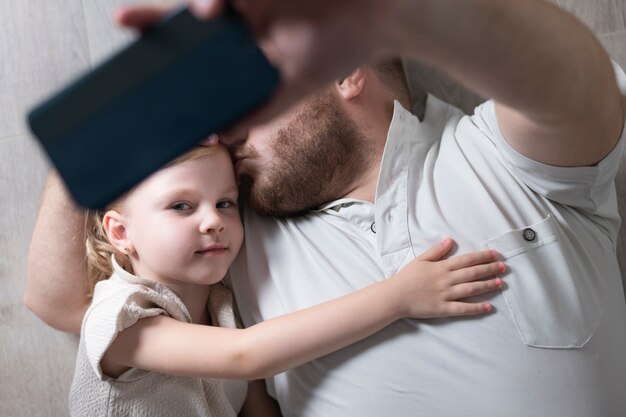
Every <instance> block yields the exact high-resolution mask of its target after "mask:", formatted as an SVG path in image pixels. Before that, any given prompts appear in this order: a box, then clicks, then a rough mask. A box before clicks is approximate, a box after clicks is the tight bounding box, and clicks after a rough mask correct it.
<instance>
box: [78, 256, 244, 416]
mask: <svg viewBox="0 0 626 417" xmlns="http://www.w3.org/2000/svg"><path fill="white" fill-rule="evenodd" d="M114 268H115V272H114V274H113V275H112V276H111V277H110V278H109V279H108V280H105V281H102V282H99V283H98V284H97V285H96V288H95V291H94V296H93V301H92V304H91V307H90V308H89V309H88V310H87V313H86V314H85V318H84V319H83V324H82V330H81V337H80V345H79V348H78V355H77V358H76V369H75V371H74V380H73V382H72V387H71V389H70V396H69V407H70V414H71V415H72V416H76V417H78V416H80V417H89V416H94V417H95V416H97V417H104V416H106V417H116V416H125V417H126V416H128V417H131V416H132V417H148V416H151V417H155V416H168V417H169V416H185V417H191V416H207V417H209V416H210V417H226V416H229V417H231V416H232V417H236V416H237V413H238V412H239V410H240V409H241V406H242V404H243V401H244V399H245V397H246V390H247V382H246V381H234V380H220V379H203V378H185V377H179V376H171V375H165V374H161V373H157V372H150V371H144V370H141V369H134V368H133V369H129V370H128V371H126V372H124V373H123V374H122V375H120V376H119V377H118V378H110V377H108V376H106V375H103V373H102V369H101V367H100V361H101V360H102V357H103V355H104V353H105V352H106V350H107V349H108V347H109V346H110V345H111V343H112V342H113V340H114V339H115V337H116V336H117V334H118V333H119V332H120V331H122V330H124V329H126V328H128V327H130V326H132V325H133V324H135V323H136V322H137V320H139V319H142V318H145V317H152V316H157V315H159V314H165V315H167V316H170V317H172V318H174V319H176V320H180V321H184V322H191V318H190V317H189V313H188V311H187V308H186V307H185V305H184V304H183V303H182V302H181V300H180V299H179V298H178V297H177V296H176V295H175V294H174V293H173V292H172V291H171V290H170V289H169V288H167V287H166V286H165V285H162V284H160V283H158V282H155V281H151V280H147V279H143V278H139V277H137V276H134V275H132V274H130V273H128V272H126V271H125V270H123V269H122V268H121V267H120V266H119V265H117V263H115V262H114ZM208 309H209V313H210V315H211V320H212V322H213V323H215V324H217V325H219V326H221V327H236V321H235V315H234V311H233V302H232V295H231V293H230V291H229V290H228V289H227V288H226V287H224V286H222V285H220V284H216V285H214V286H213V288H212V289H211V295H210V297H209V302H208ZM210 349H211V348H210V346H207V354H210Z"/></svg>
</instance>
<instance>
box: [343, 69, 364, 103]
mask: <svg viewBox="0 0 626 417" xmlns="http://www.w3.org/2000/svg"><path fill="white" fill-rule="evenodd" d="M366 74H367V71H365V67H364V66H360V67H358V68H357V69H355V70H354V71H352V72H351V73H350V74H349V75H348V76H346V77H344V78H342V79H340V80H338V81H337V92H338V93H339V95H340V96H341V97H343V98H344V99H345V100H350V99H353V98H354V97H356V96H358V95H359V94H361V92H362V91H363V88H364V87H365V79H366Z"/></svg>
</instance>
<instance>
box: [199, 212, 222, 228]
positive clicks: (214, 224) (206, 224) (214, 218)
mask: <svg viewBox="0 0 626 417" xmlns="http://www.w3.org/2000/svg"><path fill="white" fill-rule="evenodd" d="M224 229H225V226H224V222H223V221H222V217H221V216H220V215H219V213H217V212H215V211H211V212H210V213H207V214H206V215H205V217H204V221H203V222H202V224H201V225H200V232H201V233H210V232H217V233H221V232H223V231H224Z"/></svg>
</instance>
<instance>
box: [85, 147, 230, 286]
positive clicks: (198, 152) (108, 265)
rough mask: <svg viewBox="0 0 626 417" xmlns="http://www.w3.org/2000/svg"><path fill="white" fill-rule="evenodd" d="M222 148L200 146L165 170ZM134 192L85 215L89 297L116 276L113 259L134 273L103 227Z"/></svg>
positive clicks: (170, 164)
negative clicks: (110, 215) (97, 287)
mask: <svg viewBox="0 0 626 417" xmlns="http://www.w3.org/2000/svg"><path fill="white" fill-rule="evenodd" d="M220 149H225V147H224V145H221V144H213V145H208V146H197V147H195V148H193V149H192V150H191V151H189V152H187V153H185V154H183V155H181V156H179V157H178V158H176V159H174V160H172V161H171V162H169V163H168V164H167V165H165V166H164V167H163V169H165V168H168V167H171V166H174V165H178V164H180V163H182V162H185V161H191V160H194V159H199V158H203V157H205V156H209V155H214V154H215V153H217V152H218V150H220ZM132 191H133V190H131V191H129V192H127V193H126V194H124V195H123V196H122V197H120V198H119V199H117V200H116V201H114V202H113V203H111V204H110V205H109V206H107V207H106V208H105V209H103V210H88V211H87V212H86V215H85V235H86V239H85V252H86V258H87V283H88V285H89V290H90V295H92V294H93V290H94V288H95V286H96V284H97V283H98V282H99V281H102V280H105V279H107V278H109V277H110V276H111V275H112V274H113V263H112V262H111V257H112V256H114V257H115V261H116V262H117V263H118V264H119V266H121V267H122V268H124V269H125V270H126V271H128V272H130V273H131V274H132V273H133V267H132V264H131V261H130V257H129V256H128V255H127V254H125V253H123V252H121V251H119V250H118V249H117V248H116V247H115V246H113V245H112V244H111V242H109V239H108V237H107V234H106V230H105V228H104V223H103V219H104V215H105V214H106V212H107V211H109V210H118V211H119V210H120V209H122V207H123V205H124V202H125V201H126V198H127V197H128V195H129V194H130V193H132Z"/></svg>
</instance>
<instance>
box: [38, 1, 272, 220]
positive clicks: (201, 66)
mask: <svg viewBox="0 0 626 417" xmlns="http://www.w3.org/2000/svg"><path fill="white" fill-rule="evenodd" d="M279 78H280V77H279V73H278V71H277V70H276V69H275V68H274V67H273V66H272V65H271V64H270V63H269V62H268V61H267V59H266V58H265V56H264V54H263V52H262V51H261V50H260V49H259V48H258V46H257V45H256V43H255V41H254V40H253V39H252V37H251V36H250V34H249V32H248V30H247V28H246V27H245V25H244V24H243V22H242V21H241V20H240V19H239V18H238V17H237V16H236V15H234V14H233V13H232V12H228V13H226V14H224V15H223V16H222V17H220V18H218V19H215V20H213V21H209V22H201V21H198V20H197V19H196V18H195V17H194V16H193V15H192V14H191V13H190V12H189V11H188V10H187V9H186V8H185V9H181V10H179V11H177V12H176V13H174V14H172V15H171V16H169V17H168V18H166V19H165V20H163V21H162V22H161V23H159V24H157V25H156V26H155V27H153V28H151V29H150V30H148V31H146V32H145V33H144V34H142V36H141V37H140V38H139V39H137V40H136V41H135V42H133V43H132V44H130V45H129V46H127V47H126V48H124V49H123V50H121V51H120V52H118V53H117V54H115V55H114V56H112V57H111V58H109V59H108V60H106V61H105V62H103V63H102V64H100V65H98V67H96V68H94V69H93V70H91V71H89V72H88V73H87V74H85V75H83V76H82V77H80V78H79V79H77V80H76V81H74V82H73V83H72V84H71V85H69V86H67V87H65V88H64V89H62V90H61V91H59V92H58V93H57V94H55V95H54V96H52V97H50V98H49V99H48V100H46V101H45V102H43V103H42V104H40V105H39V106H37V107H36V108H35V109H33V110H32V111H31V112H30V113H29V115H28V122H29V125H30V127H31V130H32V132H33V133H34V135H35V137H36V138H37V139H38V140H39V142H40V143H41V145H42V146H43V148H44V150H45V151H46V153H47V154H48V156H49V158H50V160H51V162H52V163H53V165H54V166H55V167H56V169H57V170H58V172H59V174H60V175H61V177H62V178H63V179H64V181H65V183H66V184H67V187H68V189H69V191H70V193H71V194H72V196H73V198H74V199H75V200H76V202H77V203H78V204H80V205H82V206H84V207H88V208H102V207H104V206H106V204H108V203H109V202H111V201H112V200H114V199H115V198H117V197H118V196H120V195H121V194H123V193H124V192H125V191H127V190H128V189H130V188H131V187H132V186H134V185H136V184H137V183H138V182H139V181H141V180H142V179H144V178H145V177H146V176H148V175H150V174H151V173H152V172H154V171H156V170H157V169H159V168H160V167H161V166H163V165H164V164H166V163H167V162H168V161H170V160H172V159H173V158H175V157H177V156H178V155H180V154H182V153H183V152H185V151H186V150H188V149H190V148H191V147H193V146H194V145H196V144H197V143H198V142H199V141H200V140H202V139H203V138H205V137H206V136H208V135H209V134H211V133H214V132H217V131H220V130H223V129H225V128H226V127H228V126H229V125H231V124H233V123H234V122H236V121H237V120H239V119H241V118H242V117H243V116H245V115H246V114H248V113H249V112H251V111H252V110H254V109H255V108H258V107H259V106H260V105H262V104H263V103H264V102H266V101H267V100H268V99H269V97H270V96H271V94H272V93H273V92H274V90H275V88H276V86H277V85H278V83H279Z"/></svg>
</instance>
